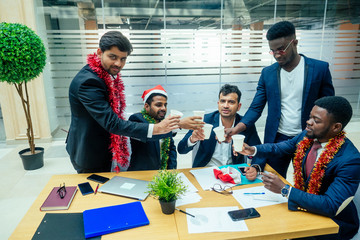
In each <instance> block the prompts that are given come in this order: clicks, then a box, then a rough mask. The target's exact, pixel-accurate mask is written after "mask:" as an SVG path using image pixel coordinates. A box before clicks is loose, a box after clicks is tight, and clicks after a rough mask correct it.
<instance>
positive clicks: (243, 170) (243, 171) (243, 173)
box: [238, 167, 246, 176]
mask: <svg viewBox="0 0 360 240" xmlns="http://www.w3.org/2000/svg"><path fill="white" fill-rule="evenodd" d="M238 169H239V171H240V172H241V175H243V176H245V174H246V173H245V167H238Z"/></svg>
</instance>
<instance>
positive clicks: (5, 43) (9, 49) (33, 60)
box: [0, 22, 46, 154]
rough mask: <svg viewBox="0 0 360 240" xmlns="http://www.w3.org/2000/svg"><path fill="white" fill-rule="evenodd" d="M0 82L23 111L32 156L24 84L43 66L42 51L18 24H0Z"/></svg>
mask: <svg viewBox="0 0 360 240" xmlns="http://www.w3.org/2000/svg"><path fill="white" fill-rule="evenodd" d="M0 39H1V40H0V81H2V82H7V83H9V84H13V85H14V86H15V88H16V91H17V92H18V94H19V96H20V98H21V103H22V106H23V109H24V112H25V117H26V122H27V132H26V135H27V137H28V142H29V147H30V150H31V153H32V154H34V153H35V143H34V131H33V126H32V121H31V115H30V101H29V94H28V89H27V82H29V81H30V80H32V79H34V78H36V77H37V76H39V75H40V73H41V72H42V71H43V69H44V67H45V60H46V51H45V47H44V44H43V42H42V40H41V38H40V37H39V36H38V35H37V34H36V33H35V32H34V31H33V30H31V29H30V28H28V27H27V26H25V25H22V24H19V23H6V22H2V23H0Z"/></svg>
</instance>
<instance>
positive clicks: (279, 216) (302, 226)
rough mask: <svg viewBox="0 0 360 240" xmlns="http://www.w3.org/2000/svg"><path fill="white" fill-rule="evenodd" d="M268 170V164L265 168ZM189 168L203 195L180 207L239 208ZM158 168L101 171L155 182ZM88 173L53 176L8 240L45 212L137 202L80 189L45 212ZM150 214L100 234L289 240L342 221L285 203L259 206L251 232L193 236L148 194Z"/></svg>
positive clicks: (22, 234) (26, 231)
mask: <svg viewBox="0 0 360 240" xmlns="http://www.w3.org/2000/svg"><path fill="white" fill-rule="evenodd" d="M267 168H268V170H269V167H267ZM189 170H190V169H180V170H179V171H181V172H184V174H185V175H186V176H187V178H188V179H189V180H190V181H191V182H192V183H193V184H194V185H195V187H196V188H197V189H198V190H199V194H200V195H201V197H202V199H201V201H200V202H198V203H194V204H189V205H184V206H181V207H180V208H181V209H185V208H193V207H196V208H198V207H223V206H238V207H239V208H242V207H241V206H240V205H239V203H238V202H237V201H236V200H235V198H234V197H232V196H227V195H222V194H218V193H216V192H213V191H203V190H202V188H201V187H200V185H199V184H198V182H197V181H196V179H195V177H194V176H193V175H192V174H191V173H189ZM156 172H157V171H137V172H121V173H119V174H116V173H101V175H102V176H106V177H109V178H111V177H113V176H115V175H119V176H123V177H131V178H137V179H142V180H151V178H152V176H153V175H154V174H156ZM89 175H90V174H73V175H54V176H53V177H52V178H51V179H50V180H49V182H48V184H47V185H46V186H45V188H44V189H43V191H42V192H41V193H40V194H39V196H38V198H37V199H36V200H35V202H34V203H33V205H32V206H31V207H30V209H29V210H28V212H27V213H26V215H25V216H24V218H23V219H22V220H21V222H20V223H19V225H18V226H17V228H16V229H15V231H14V232H13V234H12V235H11V236H10V239H21V240H24V239H31V238H32V236H33V235H34V233H35V230H36V229H37V227H38V226H39V224H40V222H41V220H42V218H43V217H44V216H45V213H47V212H49V213H50V212H51V213H69V212H83V211H84V210H86V209H92V208H99V207H105V206H111V205H118V204H123V203H128V202H133V201H136V200H132V199H129V198H124V197H119V196H114V195H110V194H103V193H97V194H90V195H86V196H82V195H81V193H80V191H78V193H77V194H76V196H75V198H74V200H73V202H72V204H71V206H70V208H69V209H68V210H64V211H47V212H41V211H40V206H41V205H42V203H43V202H44V200H45V199H46V197H47V196H48V194H49V193H50V191H51V189H52V188H53V187H55V186H59V185H60V184H62V183H63V182H65V184H66V185H67V186H76V185H77V184H79V183H82V182H86V181H88V180H87V179H86V178H87V177H88V176H89ZM89 182H90V184H91V185H92V187H93V188H94V190H95V188H96V186H97V183H96V182H93V181H89ZM260 185H262V183H258V184H252V185H245V186H239V187H236V188H235V189H240V188H246V187H254V186H260ZM142 204H143V207H144V210H145V212H146V215H147V216H148V218H149V221H150V225H147V226H143V227H139V228H134V229H129V230H125V231H121V232H117V233H112V234H107V235H103V236H102V240H107V239H131V240H135V239H166V240H172V239H285V238H295V237H305V236H311V235H321V234H330V233H336V232H338V225H337V224H336V223H335V222H333V221H332V220H331V219H330V218H327V217H323V216H319V215H315V214H311V213H305V212H299V211H296V212H294V211H289V210H288V209H287V204H286V203H282V204H277V205H272V206H267V207H261V208H257V210H258V212H259V213H260V214H261V217H260V218H255V219H249V220H246V224H247V226H248V228H249V231H246V232H230V233H229V232H219V233H201V234H189V233H188V228H187V221H186V215H185V214H183V213H180V212H178V211H175V213H174V214H171V215H165V214H163V213H162V212H161V208H160V204H159V202H158V200H155V199H153V198H152V197H150V196H149V197H148V198H147V199H146V200H145V201H143V202H142Z"/></svg>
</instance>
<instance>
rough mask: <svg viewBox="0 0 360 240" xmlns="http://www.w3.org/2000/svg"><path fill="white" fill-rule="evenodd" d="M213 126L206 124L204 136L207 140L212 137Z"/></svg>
mask: <svg viewBox="0 0 360 240" xmlns="http://www.w3.org/2000/svg"><path fill="white" fill-rule="evenodd" d="M212 127H213V125H211V124H207V123H206V124H205V125H204V127H203V130H204V135H205V139H209V137H210V135H211V129H212Z"/></svg>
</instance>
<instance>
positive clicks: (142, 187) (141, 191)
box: [98, 176, 149, 201]
mask: <svg viewBox="0 0 360 240" xmlns="http://www.w3.org/2000/svg"><path fill="white" fill-rule="evenodd" d="M148 183H149V181H144V180H139V179H134V178H126V177H119V176H115V177H113V178H111V179H110V180H109V181H107V182H106V183H105V184H104V185H102V186H101V187H100V188H99V190H98V192H102V193H109V194H114V195H118V196H122V197H128V198H134V199H137V200H141V201H142V200H145V199H146V198H147V196H148V195H149V193H146V191H148V188H147V185H148Z"/></svg>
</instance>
